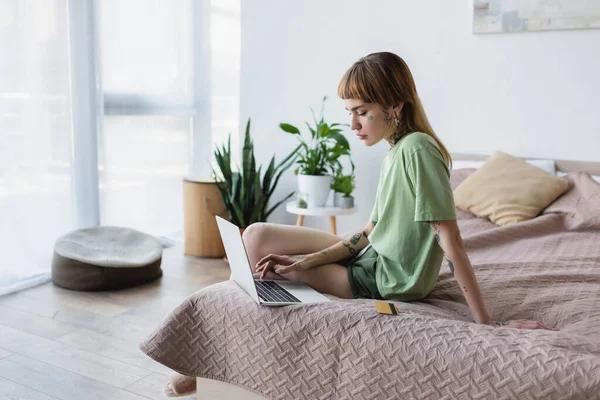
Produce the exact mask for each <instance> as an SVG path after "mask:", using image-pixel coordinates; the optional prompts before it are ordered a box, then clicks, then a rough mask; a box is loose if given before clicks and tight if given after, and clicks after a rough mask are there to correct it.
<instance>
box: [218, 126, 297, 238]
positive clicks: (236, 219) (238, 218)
mask: <svg viewBox="0 0 600 400" xmlns="http://www.w3.org/2000/svg"><path fill="white" fill-rule="evenodd" d="M297 151H298V147H297V148H296V149H294V150H293V151H292V152H291V153H290V154H289V155H288V156H287V157H286V158H285V159H284V160H283V161H281V162H280V163H279V164H277V165H275V156H273V157H272V158H271V162H270V163H269V166H268V168H267V170H266V171H265V173H264V176H263V177H262V179H261V169H262V166H259V167H258V170H257V169H256V160H255V158H254V143H253V141H252V139H251V138H250V118H248V122H247V124H246V134H245V138H244V147H243V150H242V169H241V170H240V169H239V167H238V168H237V169H238V171H239V172H238V171H233V170H232V169H231V134H229V138H228V140H227V147H226V146H225V145H223V146H222V147H221V148H220V149H219V148H217V149H216V150H215V153H214V154H215V159H216V161H217V165H218V169H219V171H218V172H220V174H217V171H215V170H214V169H213V177H214V179H215V182H216V183H217V188H218V189H219V192H220V193H221V198H222V199H223V203H224V204H225V208H226V209H227V211H228V213H229V217H230V221H231V222H232V223H234V224H236V225H237V226H238V227H240V228H246V227H248V225H250V224H252V223H254V222H265V221H266V220H267V218H268V217H269V215H271V213H272V212H273V211H274V210H275V209H276V208H277V207H278V206H279V205H281V203H283V202H284V201H286V200H287V199H289V198H290V197H292V195H293V194H294V192H292V193H290V194H289V195H287V196H286V197H285V198H284V199H283V200H281V201H279V202H277V203H276V204H275V205H274V206H272V207H271V208H268V203H269V200H270V199H271V196H272V195H273V192H274V191H275V187H276V186H277V183H278V182H279V178H281V174H283V172H284V171H286V170H287V169H288V168H290V167H291V165H292V164H293V163H294V161H295V160H296V152H297ZM219 175H220V176H219Z"/></svg>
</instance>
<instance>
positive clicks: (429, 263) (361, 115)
mask: <svg viewBox="0 0 600 400" xmlns="http://www.w3.org/2000/svg"><path fill="white" fill-rule="evenodd" d="M338 95H339V96H340V97H341V98H342V99H344V100H345V103H346V109H347V110H348V111H349V113H350V116H351V121H352V123H351V128H352V130H353V131H354V132H355V133H356V136H357V137H358V138H359V139H360V140H362V141H363V142H364V144H365V145H366V146H369V147H370V146H373V145H375V144H377V143H379V142H380V141H382V140H385V141H386V142H387V143H388V144H389V146H390V149H389V152H388V154H387V156H386V157H385V159H384V160H383V163H382V166H381V173H380V178H379V184H378V187H377V194H376V197H375V205H374V206H373V211H372V212H371V217H370V218H369V222H368V223H367V225H366V226H365V228H364V229H363V230H361V231H360V232H357V233H356V234H354V235H351V236H350V237H349V238H347V239H344V240H340V239H341V238H340V237H338V236H336V235H333V234H330V233H327V232H322V231H320V230H316V229H311V228H306V227H298V226H288V225H277V224H269V223H258V224H252V225H250V226H249V227H248V228H247V229H246V230H245V231H244V234H243V239H244V243H245V245H246V249H247V251H248V256H249V258H250V263H251V265H252V266H253V270H254V272H255V273H256V274H255V276H260V277H261V278H267V279H282V278H283V279H290V280H296V281H301V282H304V283H306V284H308V285H310V286H311V287H313V288H314V289H316V290H318V291H320V292H322V293H329V294H333V295H335V296H338V297H342V298H350V299H351V298H372V299H390V300H398V301H411V300H418V299H422V298H424V297H425V296H427V295H428V294H429V293H430V292H431V291H432V290H433V288H434V286H435V284H436V281H437V278H438V274H439V271H440V266H441V263H442V259H443V257H444V253H445V256H446V258H447V260H448V265H449V266H450V269H451V270H452V272H453V274H455V276H456V280H457V281H458V284H459V285H460V288H461V290H462V292H463V294H464V296H465V298H466V300H467V303H468V305H469V308H470V309H471V312H472V313H473V316H474V317H475V321H476V322H477V323H480V324H488V325H491V326H497V325H506V324H508V326H510V327H517V328H531V329H539V328H545V327H544V326H543V325H542V324H540V323H539V322H536V321H525V320H518V321H508V322H502V321H492V320H491V319H490V317H489V316H488V314H487V312H486V309H485V306H484V303H483V299H482V297H481V293H480V291H479V286H478V284H477V279H476V278H475V274H474V273H473V269H472V267H471V263H470V261H469V258H468V256H467V253H466V251H465V249H464V247H463V243H462V240H461V237H460V231H459V229H458V224H457V223H456V213H455V206H454V197H453V194H452V189H451V188H450V179H449V177H450V172H449V167H450V166H451V162H452V161H451V158H450V154H449V153H448V150H446V148H445V147H444V145H443V144H442V142H441V141H440V140H439V138H438V137H437V136H436V134H435V133H434V132H433V129H432V128H431V125H430V124H429V121H428V120H427V116H426V115H425V111H424V110H423V106H422V105H421V101H420V100H419V96H418V94H417V90H416V88H415V83H414V80H413V77H412V74H411V72H410V70H409V68H408V66H407V65H406V63H405V62H404V61H403V60H402V59H401V58H400V57H399V56H397V55H395V54H392V53H374V54H370V55H368V56H366V57H363V58H361V59H360V60H359V61H357V62H356V63H354V65H352V67H350V69H349V70H348V71H347V72H346V73H345V75H344V76H343V77H342V80H341V81H340V84H339V86H338ZM271 270H273V271H274V272H272V271H271Z"/></svg>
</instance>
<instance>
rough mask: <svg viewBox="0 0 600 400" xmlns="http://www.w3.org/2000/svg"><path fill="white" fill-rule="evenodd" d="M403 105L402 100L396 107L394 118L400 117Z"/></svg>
mask: <svg viewBox="0 0 600 400" xmlns="http://www.w3.org/2000/svg"><path fill="white" fill-rule="evenodd" d="M402 107H404V102H401V103H400V104H398V105H397V106H396V107H394V118H396V119H399V118H400V112H401V111H402Z"/></svg>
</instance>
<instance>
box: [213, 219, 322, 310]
mask: <svg viewBox="0 0 600 400" xmlns="http://www.w3.org/2000/svg"><path fill="white" fill-rule="evenodd" d="M216 218H217V225H218V226H219V232H220V233H221V238H222V239H223V245H224V246H225V252H226V253H227V259H228V260H229V266H230V267H231V278H232V279H233V280H234V281H235V282H236V283H237V284H238V285H239V286H240V287H241V288H242V289H243V290H244V292H246V293H247V294H248V296H250V297H252V299H253V300H254V301H255V302H257V303H258V304H261V305H264V306H285V305H289V304H309V303H322V302H327V301H331V300H330V299H328V298H327V297H325V296H323V295H322V294H321V293H319V292H317V291H316V290H315V289H313V288H311V287H310V286H308V285H306V284H304V283H301V282H293V281H288V280H276V281H272V280H260V279H254V277H253V276H252V268H251V267H250V261H249V260H248V254H247V253H246V248H245V247H244V242H243V241H242V235H241V234H240V228H238V227H237V226H236V225H235V224H232V223H231V222H229V221H227V220H225V219H223V218H221V217H219V216H218V215H217V216H216Z"/></svg>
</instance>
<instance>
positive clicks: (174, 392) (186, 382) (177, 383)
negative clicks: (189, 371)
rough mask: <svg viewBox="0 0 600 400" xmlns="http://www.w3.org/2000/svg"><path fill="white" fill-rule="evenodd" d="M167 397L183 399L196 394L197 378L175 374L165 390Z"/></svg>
mask: <svg viewBox="0 0 600 400" xmlns="http://www.w3.org/2000/svg"><path fill="white" fill-rule="evenodd" d="M163 393H164V394H165V396H167V397H183V396H189V395H190V394H194V393H196V377H194V376H187V375H182V374H180V373H178V372H173V373H172V374H171V376H169V383H167V385H166V386H165V388H164V389H163Z"/></svg>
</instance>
